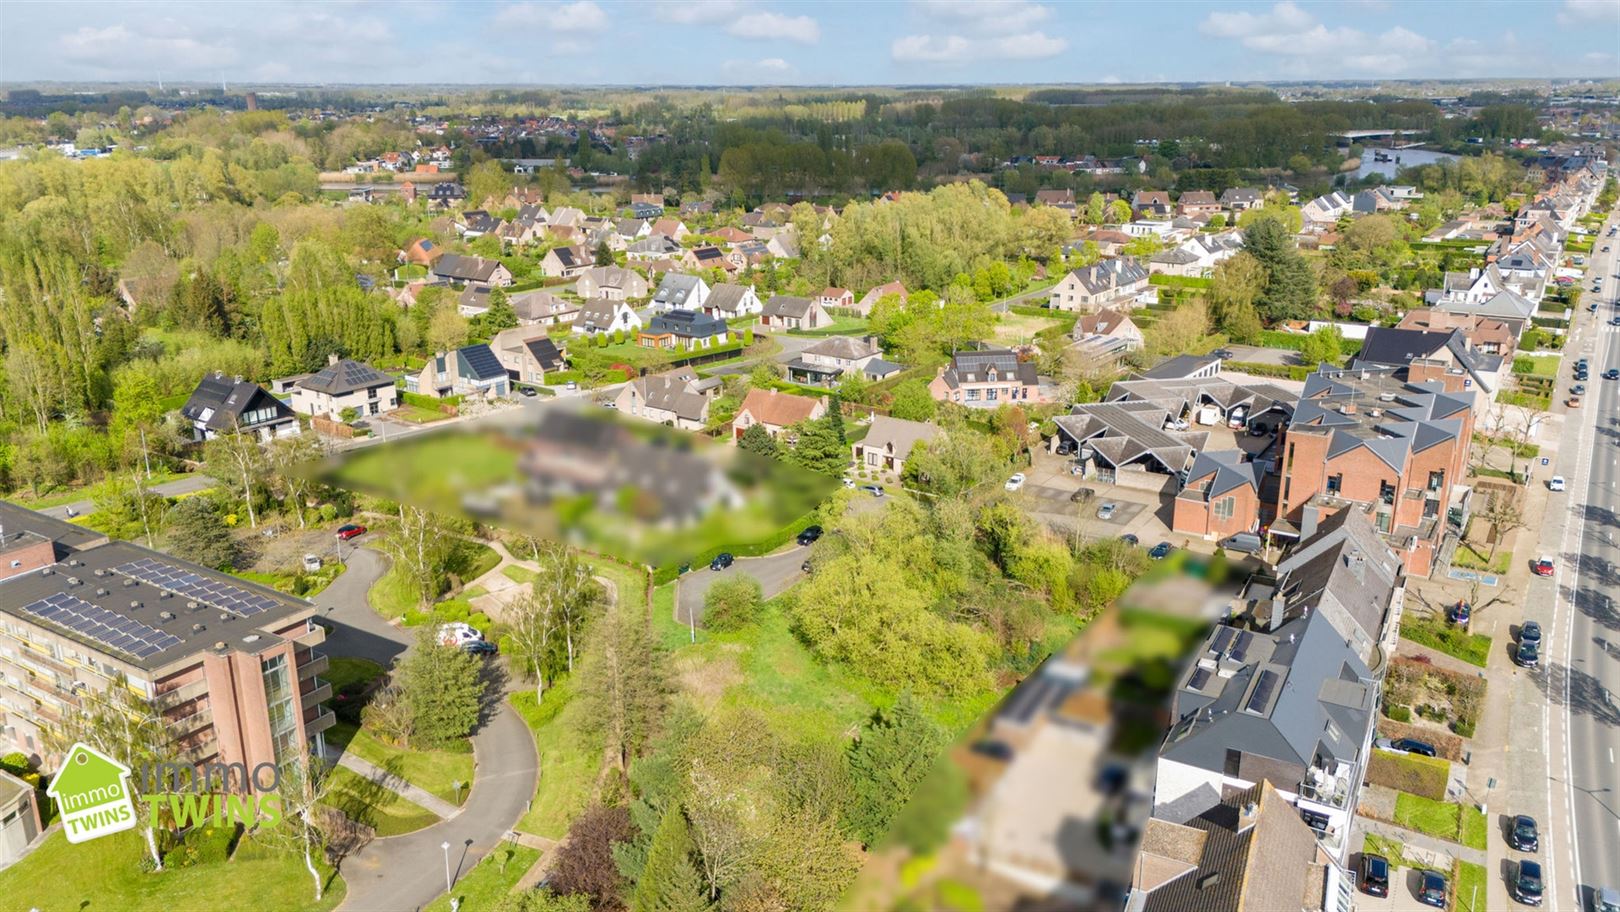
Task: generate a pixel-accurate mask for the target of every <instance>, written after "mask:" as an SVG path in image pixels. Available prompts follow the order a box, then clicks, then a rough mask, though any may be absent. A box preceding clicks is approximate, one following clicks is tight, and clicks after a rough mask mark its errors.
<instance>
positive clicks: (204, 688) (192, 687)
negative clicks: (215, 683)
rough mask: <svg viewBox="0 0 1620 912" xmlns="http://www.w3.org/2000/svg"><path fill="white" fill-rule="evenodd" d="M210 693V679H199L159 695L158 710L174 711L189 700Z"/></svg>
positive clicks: (157, 700)
mask: <svg viewBox="0 0 1620 912" xmlns="http://www.w3.org/2000/svg"><path fill="white" fill-rule="evenodd" d="M206 693H208V679H206V678H198V679H197V680H195V681H192V682H191V683H190V684H182V685H181V686H179V687H176V688H173V689H171V690H165V691H163V692H162V693H159V694H158V695H157V698H156V702H157V706H158V709H160V710H167V709H173V708H174V707H176V706H179V705H180V704H181V703H184V702H186V701H188V700H195V699H197V698H198V697H200V696H202V695H203V694H206Z"/></svg>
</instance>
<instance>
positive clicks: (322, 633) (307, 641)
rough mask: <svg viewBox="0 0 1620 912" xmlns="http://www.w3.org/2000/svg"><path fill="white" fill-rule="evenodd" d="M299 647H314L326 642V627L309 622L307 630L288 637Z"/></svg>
mask: <svg viewBox="0 0 1620 912" xmlns="http://www.w3.org/2000/svg"><path fill="white" fill-rule="evenodd" d="M288 639H290V640H292V641H293V642H294V643H295V644H297V645H298V646H299V648H301V649H314V648H315V647H316V646H319V645H321V644H322V643H324V642H326V628H325V627H322V626H321V625H319V624H311V625H310V627H309V630H308V631H306V632H304V633H302V634H299V635H298V636H295V637H288Z"/></svg>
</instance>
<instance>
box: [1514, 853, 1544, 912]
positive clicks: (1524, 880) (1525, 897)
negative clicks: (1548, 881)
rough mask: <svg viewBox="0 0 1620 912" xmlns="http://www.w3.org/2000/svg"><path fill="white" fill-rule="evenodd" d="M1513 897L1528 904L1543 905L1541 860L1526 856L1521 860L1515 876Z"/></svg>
mask: <svg viewBox="0 0 1620 912" xmlns="http://www.w3.org/2000/svg"><path fill="white" fill-rule="evenodd" d="M1513 898H1514V899H1516V900H1518V901H1519V902H1521V903H1524V904H1525V905H1527V906H1539V905H1541V862H1539V861H1531V860H1530V859H1528V858H1526V859H1525V860H1524V861H1521V862H1519V870H1518V876H1516V877H1514V878H1513Z"/></svg>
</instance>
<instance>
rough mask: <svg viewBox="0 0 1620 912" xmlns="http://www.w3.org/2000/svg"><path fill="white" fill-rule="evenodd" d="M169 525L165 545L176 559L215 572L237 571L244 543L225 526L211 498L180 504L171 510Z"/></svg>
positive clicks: (189, 498) (190, 499)
mask: <svg viewBox="0 0 1620 912" xmlns="http://www.w3.org/2000/svg"><path fill="white" fill-rule="evenodd" d="M168 524H169V529H168V532H167V534H166V536H165V540H166V545H167V547H168V550H169V553H171V554H173V555H174V556H175V557H178V558H182V559H184V560H188V561H191V562H192V563H195V564H202V565H203V566H204V567H213V568H214V569H216V570H219V569H229V568H234V567H235V566H236V562H237V561H238V560H240V559H241V557H242V546H241V544H239V543H238V542H237V540H236V536H234V535H232V534H231V530H230V527H228V526H226V525H225V519H224V517H222V516H220V514H219V507H218V505H217V504H216V503H215V502H214V501H213V499H212V498H209V497H207V496H198V497H187V498H185V499H183V500H181V501H179V502H178V503H176V504H175V505H174V506H173V507H171V508H170V509H169V514H168Z"/></svg>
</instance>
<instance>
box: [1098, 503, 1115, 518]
mask: <svg viewBox="0 0 1620 912" xmlns="http://www.w3.org/2000/svg"><path fill="white" fill-rule="evenodd" d="M1118 512H1119V504H1117V503H1114V502H1113V501H1111V500H1110V501H1108V502H1107V503H1105V504H1103V505H1102V506H1100V507H1098V508H1097V518H1098V519H1100V520H1103V521H1104V522H1107V521H1108V520H1111V519H1113V518H1114V514H1115V513H1118Z"/></svg>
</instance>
